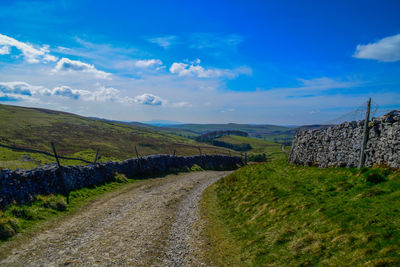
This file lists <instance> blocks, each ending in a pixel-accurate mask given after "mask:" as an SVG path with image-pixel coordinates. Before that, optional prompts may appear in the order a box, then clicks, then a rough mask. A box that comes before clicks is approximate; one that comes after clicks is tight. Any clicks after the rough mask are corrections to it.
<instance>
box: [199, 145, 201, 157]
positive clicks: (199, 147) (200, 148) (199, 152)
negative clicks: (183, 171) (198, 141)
mask: <svg viewBox="0 0 400 267" xmlns="http://www.w3.org/2000/svg"><path fill="white" fill-rule="evenodd" d="M199 153H200V157H201V156H202V154H201V148H200V147H199Z"/></svg>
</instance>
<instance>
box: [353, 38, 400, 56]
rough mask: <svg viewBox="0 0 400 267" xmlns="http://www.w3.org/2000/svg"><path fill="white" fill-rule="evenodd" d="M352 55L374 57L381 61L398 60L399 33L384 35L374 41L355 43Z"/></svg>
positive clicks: (399, 52) (399, 48)
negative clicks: (355, 46) (362, 43)
mask: <svg viewBox="0 0 400 267" xmlns="http://www.w3.org/2000/svg"><path fill="white" fill-rule="evenodd" d="M353 57H355V58H362V59H375V60H378V61H382V62H395V61H399V60H400V34H396V35H393V36H389V37H385V38H383V39H381V40H379V41H377V42H375V43H370V44H366V45H361V44H360V45H357V48H356V52H355V53H354V55H353Z"/></svg>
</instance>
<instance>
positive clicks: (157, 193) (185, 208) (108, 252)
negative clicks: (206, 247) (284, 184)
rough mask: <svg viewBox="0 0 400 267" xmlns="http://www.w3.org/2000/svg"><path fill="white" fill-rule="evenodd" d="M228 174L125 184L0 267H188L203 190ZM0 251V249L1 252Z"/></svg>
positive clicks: (22, 248)
mask: <svg viewBox="0 0 400 267" xmlns="http://www.w3.org/2000/svg"><path fill="white" fill-rule="evenodd" d="M229 173H230V172H216V171H204V172H192V173H186V174H181V175H170V176H167V177H165V178H160V179H153V180H150V181H145V182H142V184H140V185H139V186H138V185H135V184H132V185H129V186H127V187H124V188H122V189H120V190H118V191H116V192H113V193H111V194H107V195H105V196H104V197H102V198H100V199H98V200H97V201H95V202H93V203H92V204H90V205H89V206H87V207H86V208H85V209H84V210H82V211H80V212H79V213H77V214H75V215H73V216H71V217H69V218H67V219H65V220H63V221H62V222H60V224H59V225H56V226H54V227H51V228H49V229H47V230H45V231H43V232H40V233H39V234H37V235H36V236H34V237H33V238H32V239H30V240H29V242H26V243H24V244H22V245H20V246H19V247H16V248H14V249H13V250H12V251H11V253H9V255H8V257H7V258H5V259H2V260H0V266H67V265H69V266H127V265H128V266H188V265H191V266H193V265H201V262H195V261H194V260H193V255H192V254H194V253H193V252H194V251H195V249H196V248H195V247H193V245H192V244H193V242H192V241H193V240H191V239H192V238H191V237H192V235H193V229H192V228H193V224H194V223H195V222H196V221H197V220H198V218H199V217H198V211H197V207H198V203H199V200H200V197H201V194H202V192H203V191H204V189H205V188H206V187H207V186H209V185H210V184H212V183H213V182H215V181H216V180H218V179H219V178H221V177H224V176H226V175H228V174H229ZM0 249H1V248H0Z"/></svg>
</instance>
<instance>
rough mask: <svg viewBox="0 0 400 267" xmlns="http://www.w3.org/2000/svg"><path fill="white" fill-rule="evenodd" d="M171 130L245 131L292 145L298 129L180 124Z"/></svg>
mask: <svg viewBox="0 0 400 267" xmlns="http://www.w3.org/2000/svg"><path fill="white" fill-rule="evenodd" d="M168 128H169V129H180V130H185V131H190V132H193V133H197V134H199V135H200V134H203V133H206V132H211V131H218V130H223V131H226V130H234V131H243V132H247V133H248V134H249V137H254V138H259V139H263V140H267V141H270V142H275V143H281V144H285V145H290V143H291V141H292V138H293V136H294V134H295V132H296V128H291V127H285V126H277V125H257V124H236V123H228V124H179V125H171V126H169V127H168Z"/></svg>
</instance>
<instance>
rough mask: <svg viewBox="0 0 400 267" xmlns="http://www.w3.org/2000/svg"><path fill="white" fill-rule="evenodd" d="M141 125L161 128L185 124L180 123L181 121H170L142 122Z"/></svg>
mask: <svg viewBox="0 0 400 267" xmlns="http://www.w3.org/2000/svg"><path fill="white" fill-rule="evenodd" d="M141 123H145V124H150V125H153V126H159V127H166V126H172V125H179V124H183V123H182V122H179V121H168V120H151V121H142V122H141Z"/></svg>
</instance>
